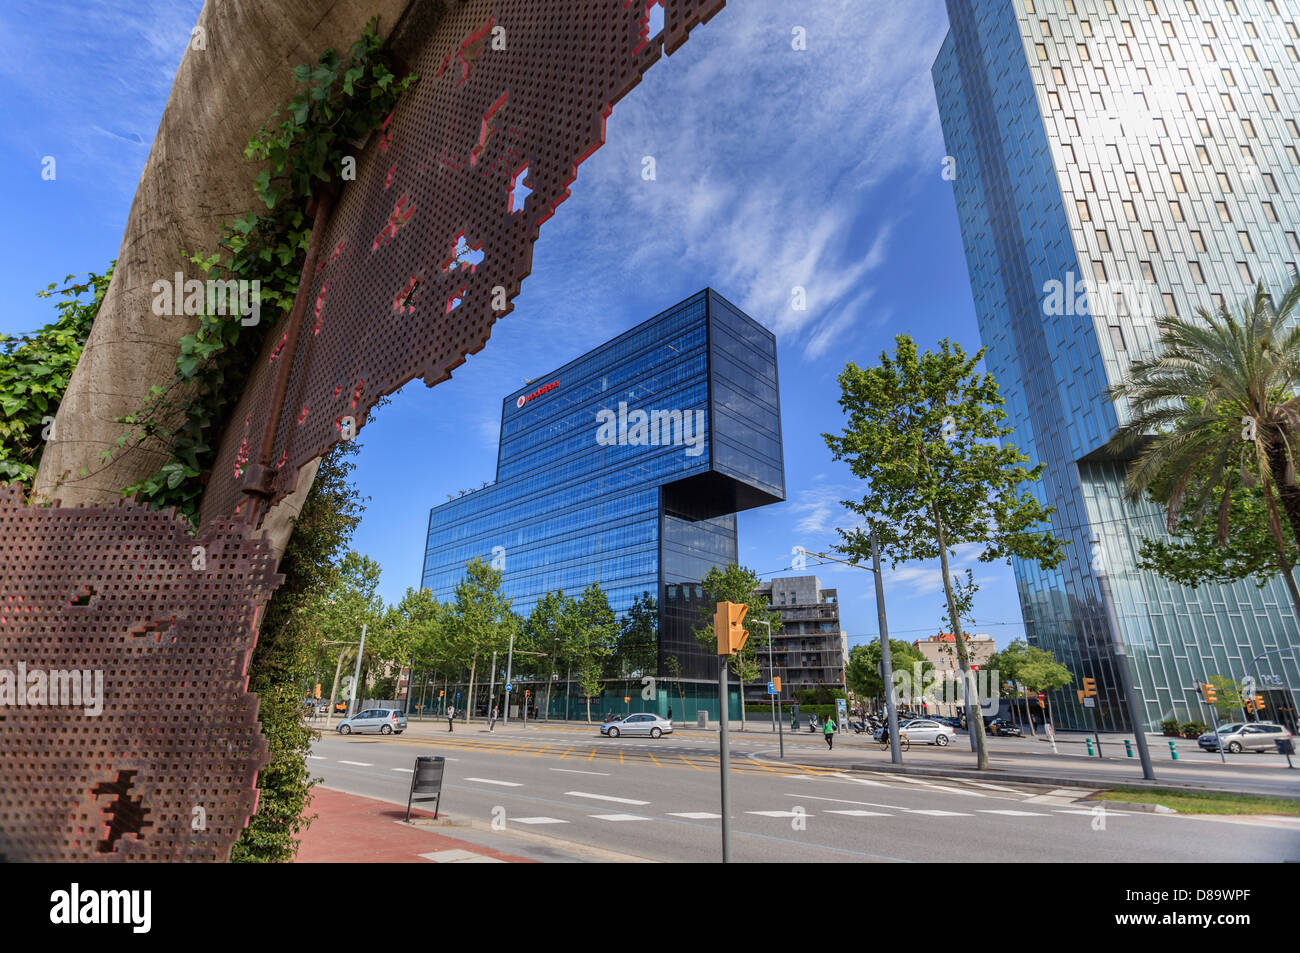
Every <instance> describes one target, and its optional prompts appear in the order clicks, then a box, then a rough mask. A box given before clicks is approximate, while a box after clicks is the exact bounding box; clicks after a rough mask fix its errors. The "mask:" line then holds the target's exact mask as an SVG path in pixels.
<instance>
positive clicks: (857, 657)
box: [844, 639, 925, 707]
mask: <svg viewBox="0 0 1300 953" xmlns="http://www.w3.org/2000/svg"><path fill="white" fill-rule="evenodd" d="M889 662H890V667H891V668H892V669H893V670H894V671H895V672H909V673H915V671H916V668H915V666H916V664H917V663H920V664H921V665H922V666H923V667H924V665H925V656H924V655H922V654H921V651H920V649H918V648H917V647H916V646H914V645H913V644H912V643H911V642H904V641H902V640H900V639H890V640H889ZM880 664H881V653H880V640H879V639H872V640H871V641H870V642H867V643H866V644H864V645H855V646H854V647H853V651H851V652H850V653H849V664H848V666H847V667H846V669H845V676H844V677H845V680H846V681H847V682H848V685H849V688H850V689H851V690H852V692H853V694H854V695H856V696H858V697H859V698H872V699H875V700H876V704H877V707H879V705H880V704H881V703H882V701H883V699H884V697H885V680H884V678H882V677H881V675H880ZM923 670H924V668H923Z"/></svg>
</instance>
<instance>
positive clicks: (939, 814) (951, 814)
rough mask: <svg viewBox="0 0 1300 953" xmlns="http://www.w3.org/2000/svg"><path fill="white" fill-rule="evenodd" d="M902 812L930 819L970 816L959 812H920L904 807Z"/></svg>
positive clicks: (916, 809)
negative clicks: (922, 815)
mask: <svg viewBox="0 0 1300 953" xmlns="http://www.w3.org/2000/svg"><path fill="white" fill-rule="evenodd" d="M903 810H905V811H907V813H909V814H928V815H929V816H930V817H970V816H971V815H970V814H963V813H962V812H961V811H935V810H930V809H925V810H922V809H921V808H916V807H905V808H903Z"/></svg>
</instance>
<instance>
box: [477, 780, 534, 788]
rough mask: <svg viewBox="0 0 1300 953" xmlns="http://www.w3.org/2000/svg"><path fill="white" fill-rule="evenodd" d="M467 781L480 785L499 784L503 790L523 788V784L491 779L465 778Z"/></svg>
mask: <svg viewBox="0 0 1300 953" xmlns="http://www.w3.org/2000/svg"><path fill="white" fill-rule="evenodd" d="M465 780H466V781H477V782H478V783H479V784H499V785H501V786H502V787H503V788H521V787H523V785H522V784H519V783H518V782H515V781H494V780H492V779H491V778H465Z"/></svg>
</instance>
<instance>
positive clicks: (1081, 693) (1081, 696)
mask: <svg viewBox="0 0 1300 953" xmlns="http://www.w3.org/2000/svg"><path fill="white" fill-rule="evenodd" d="M1075 694H1076V695H1078V696H1079V704H1080V705H1082V704H1083V689H1082V688H1080V689H1078V690H1076V691H1075Z"/></svg>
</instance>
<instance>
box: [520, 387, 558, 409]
mask: <svg viewBox="0 0 1300 953" xmlns="http://www.w3.org/2000/svg"><path fill="white" fill-rule="evenodd" d="M559 386H560V382H559V381H551V382H550V383H549V384H547V385H545V386H544V387H539V388H537V390H535V391H533V392H532V393H531V394H525V395H524V396H523V397H520V398H519V399H518V400H516V401H515V406H516V407H522V406H524V404H526V403H528V402H529V401H530V400H532V399H533V398H535V397H541V396H542V395H543V394H546V393H549V392H550V391H553V390H555V388H557V387H559Z"/></svg>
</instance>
